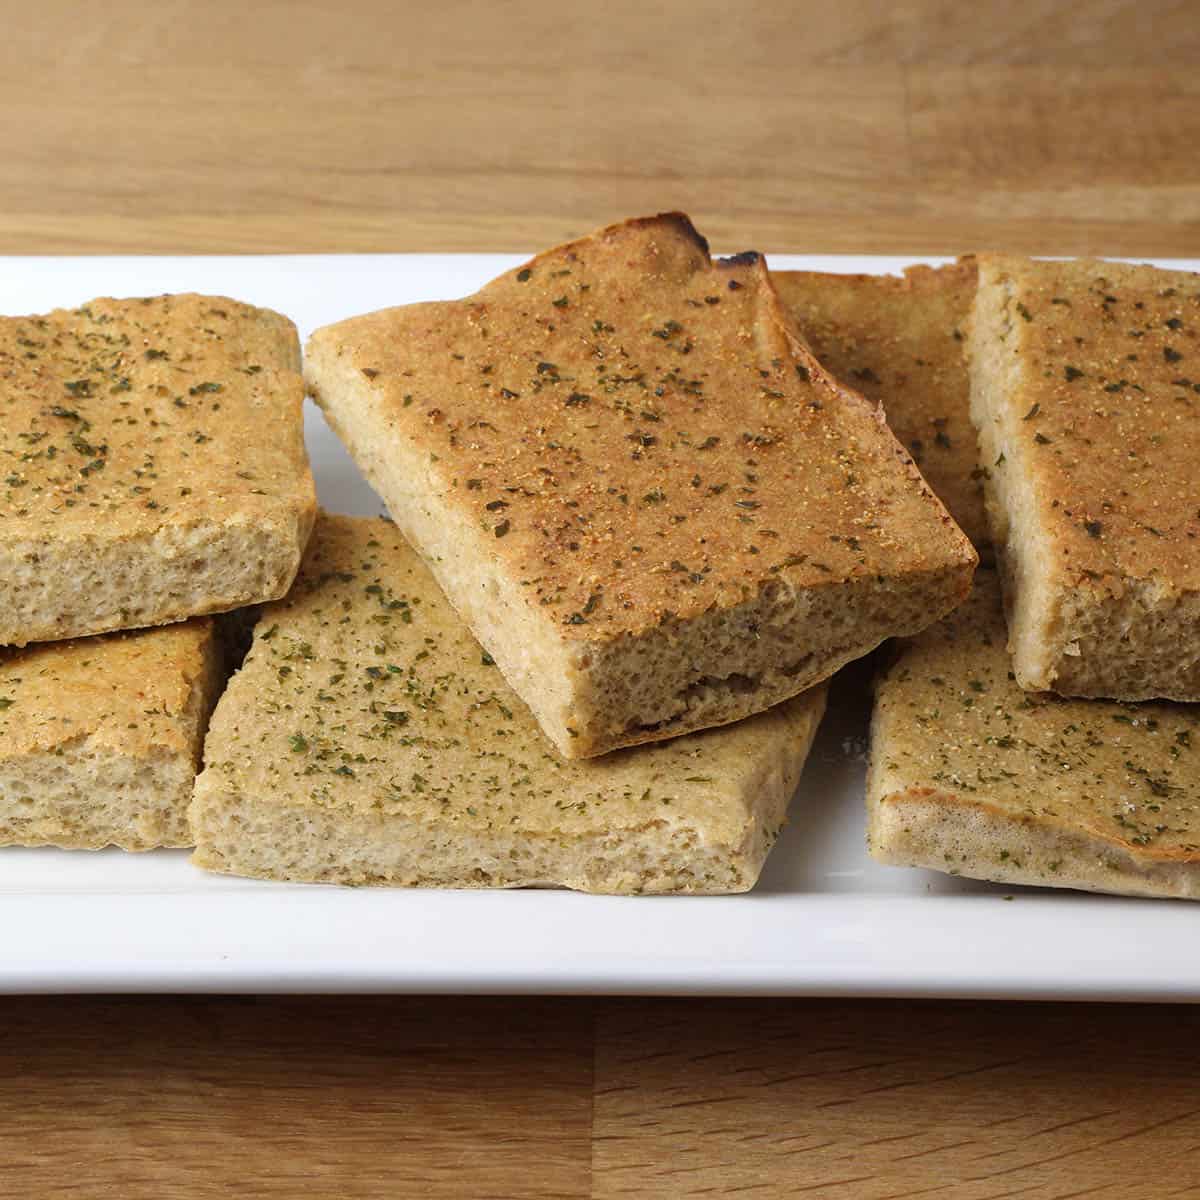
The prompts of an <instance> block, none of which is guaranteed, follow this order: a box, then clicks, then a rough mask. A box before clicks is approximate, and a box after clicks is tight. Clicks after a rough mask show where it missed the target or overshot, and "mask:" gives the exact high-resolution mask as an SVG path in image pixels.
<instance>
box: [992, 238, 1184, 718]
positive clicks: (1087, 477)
mask: <svg viewBox="0 0 1200 1200" xmlns="http://www.w3.org/2000/svg"><path fill="white" fill-rule="evenodd" d="M979 264H980V266H979V270H980V278H979V292H978V298H977V300H976V305H975V310H974V315H973V318H972V333H971V335H970V341H969V348H970V353H971V407H972V419H973V420H974V421H975V423H976V425H977V426H978V429H979V439H980V440H979V444H980V452H981V466H982V467H984V468H985V469H986V475H985V479H984V489H985V495H986V500H987V510H988V519H989V521H990V522H991V526H992V534H993V542H994V543H995V546H996V553H997V557H998V562H999V565H1000V567H1001V571H1002V577H1003V581H1004V588H1005V603H1006V608H1007V611H1008V629H1009V648H1010V650H1011V652H1012V656H1013V671H1014V672H1015V674H1016V677H1017V680H1018V682H1019V683H1020V684H1021V686H1022V687H1025V688H1030V689H1035V690H1036V689H1045V688H1052V689H1053V690H1054V691H1056V692H1060V693H1062V694H1064V695H1072V696H1100V697H1113V698H1116V699H1123V700H1146V699H1152V698H1154V697H1164V698H1167V699H1173V700H1200V474H1198V473H1197V463H1200V275H1193V274H1190V273H1186V272H1182V271H1164V270H1159V269H1157V268H1154V267H1145V266H1129V265H1126V264H1122V263H1108V262H1097V261H1094V260H1079V261H1075V262H1038V261H1031V260H1028V259H1020V258H1012V257H1006V256H1001V255H984V256H982V257H981V258H980V260H979Z"/></svg>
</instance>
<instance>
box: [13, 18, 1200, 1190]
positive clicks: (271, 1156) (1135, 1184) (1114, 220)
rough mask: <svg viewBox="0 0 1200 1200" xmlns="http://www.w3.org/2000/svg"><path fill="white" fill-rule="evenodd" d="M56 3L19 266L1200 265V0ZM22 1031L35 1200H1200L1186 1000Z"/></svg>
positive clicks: (550, 1010)
mask: <svg viewBox="0 0 1200 1200" xmlns="http://www.w3.org/2000/svg"><path fill="white" fill-rule="evenodd" d="M19 14H20V15H19V18H17V19H13V18H12V17H11V15H10V19H9V20H8V21H7V22H6V25H5V31H4V37H3V38H0V64H2V66H3V70H0V107H2V110H3V113H4V121H3V124H2V126H0V129H2V133H0V138H2V139H3V141H2V147H3V170H2V171H0V214H2V217H3V219H2V220H0V252H5V253H14V252H17V253H24V252H28V253H112V252H120V253H137V252H206V253H211V252H222V251H224V252H230V251H246V252H256V251H288V250H296V251H338V250H341V251H356V250H358V251H380V250H463V249H487V250H518V249H533V248H536V247H540V246H542V245H545V244H549V243H551V242H553V241H555V240H557V239H560V238H563V237H566V236H568V235H571V234H576V233H580V232H584V231H586V230H587V229H589V228H591V227H593V226H595V225H598V224H600V223H602V222H605V221H608V220H612V219H616V218H619V217H621V216H625V215H630V214H634V213H641V212H651V211H655V210H659V209H664V208H671V207H682V208H686V209H687V210H689V211H690V212H691V213H692V214H693V216H694V217H695V219H696V221H697V223H698V224H699V226H700V227H701V228H702V229H703V230H704V231H705V232H707V233H708V234H709V235H710V236H711V238H712V240H713V241H714V243H715V244H717V245H718V246H719V247H722V248H727V249H732V248H742V247H748V246H754V247H757V248H759V249H762V250H765V251H772V250H775V251H788V250H794V251H806V250H807V251H887V252H896V253H918V252H925V253H931V252H957V251H962V250H969V249H976V248H980V247H993V248H1004V249H1013V250H1021V251H1029V252H1046V253H1055V252H1057V253H1083V252H1093V253H1101V254H1105V253H1107V254H1132V255H1138V254H1145V255H1150V254H1155V255H1197V256H1200V71H1198V70H1197V66H1198V65H1200V15H1198V12H1197V7H1196V5H1195V3H1193V2H1190V0H1177V2H1175V3H1149V2H1142V3H1138V2H1136V0H1133V2H1126V0H1091V2H1082V0H1076V2H1069V0H1025V2H1024V3H1022V4H1014V3H988V4H960V3H948V2H942V0H906V2H904V3H894V4H877V3H872V2H869V0H839V2H838V3H836V4H828V3H807V4H791V5H788V4H783V3H777V2H776V3H772V2H770V0H745V2H743V3H741V4H737V3H728V2H724V3H717V2H715V0H692V2H691V3H680V2H677V0H659V3H646V2H645V0H609V2H608V3H605V4H590V5H582V4H571V3H570V2H569V0H558V2H557V3H555V2H550V0H541V2H538V3H527V4H518V3H511V2H507V0H493V3H491V4H484V3H468V2H464V0H441V2H440V3H437V4H420V3H399V4H396V3H391V4H389V3H386V2H385V0H356V2H346V0H343V2H341V3H338V4H334V3H326V4H321V3H318V2H314V0H305V2H293V3H282V2H280V0H271V2H260V3H255V2H254V0H239V2H236V3H235V2H233V0H212V2H210V3H207V4H200V3H187V2H186V0H159V2H158V3H154V4H149V3H133V2H132V0H110V2H109V3H107V4H102V5H90V6H84V5H79V4H68V3H65V2H63V0H42V2H41V3H39V4H37V5H32V6H21V7H20V9H19ZM1179 952H1180V954H1181V955H1184V954H1188V955H1190V954H1194V953H1196V946H1193V945H1188V946H1181V947H1180V948H1179ZM1063 954H1064V955H1065V956H1069V955H1070V945H1069V944H1064V946H1063ZM1119 954H1120V947H1119V946H1114V955H1115V956H1116V955H1119ZM0 1029H2V1030H3V1035H2V1036H0V1196H3V1197H14V1198H16V1197H21V1198H24V1197H43V1196H63V1197H119V1198H122V1200H124V1198H140V1197H154V1198H156V1200H159V1198H164V1197H165V1198H168V1200H171V1198H174V1197H193V1196H198V1197H199V1196H226V1195H234V1196H239V1197H258V1196H304V1197H312V1198H315V1197H384V1196H387V1197H408V1196H414V1197H426V1196H428V1197H476V1196H489V1197H504V1198H508V1197H526V1196H528V1197H533V1196H538V1197H542V1196H545V1197H564V1198H573V1197H597V1198H599V1197H617V1196H645V1197H663V1198H664V1200H666V1198H673V1197H686V1196H705V1197H713V1196H735V1195H742V1194H743V1193H745V1194H747V1195H750V1196H755V1197H773V1196H794V1195H800V1196H810V1195H811V1196H817V1197H831V1198H832V1200H885V1198H891V1200H898V1198H899V1197H909V1196H927V1197H962V1198H963V1200H999V1198H1000V1197H1008V1196H1021V1197H1024V1198H1026V1200H1051V1198H1057V1200H1067V1198H1068V1197H1072V1198H1074V1197H1085V1196H1086V1197H1103V1198H1105V1200H1140V1198H1147V1200H1149V1198H1153V1200H1159V1198H1165V1197H1170V1196H1196V1197H1200V1084H1198V1083H1197V1078H1198V1075H1200V1072H1198V1070H1197V1068H1198V1067H1200V1049H1198V1048H1200V1009H1193V1008H1173V1007H1162V1008H1147V1007H1134V1006H1124V1005H1123V1006H1094V1007H1083V1006H1078V1005H1049V1004H997V1003H948V1002H926V1003H899V1002H895V1003H889V1002H881V1001H874V1002H866V1001H855V1000H786V1001H784V1000H778V1001H765V1000H757V1001H699V1000H683V999H674V1000H672V999H645V1000H639V999H597V1000H586V999H580V1000H552V999H545V1000H542V999H505V998H474V999H430V998H395V999H390V998H389V999H381V998H373V999H361V1000H359V999H326V998H308V999H279V998H261V999H247V998H194V997H193V998H186V997H166V998H151V997H108V998H87V997H71V998H35V997H28V998H20V997H17V998H7V999H3V1000H0Z"/></svg>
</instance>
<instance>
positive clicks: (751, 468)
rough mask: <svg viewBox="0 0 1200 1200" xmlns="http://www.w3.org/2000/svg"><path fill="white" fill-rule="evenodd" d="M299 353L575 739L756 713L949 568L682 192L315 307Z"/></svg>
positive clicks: (417, 539)
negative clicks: (447, 290) (504, 255)
mask: <svg viewBox="0 0 1200 1200" xmlns="http://www.w3.org/2000/svg"><path fill="white" fill-rule="evenodd" d="M306 371H307V381H308V385H309V388H310V390H311V392H312V393H313V395H314V396H315V397H316V399H317V402H318V403H319V404H320V405H321V406H322V408H323V409H324V410H325V413H326V415H327V416H328V418H329V421H330V423H331V424H332V426H333V428H334V429H335V430H336V432H337V433H338V434H339V435H340V436H341V438H342V439H343V440H344V441H345V442H346V444H347V445H348V447H349V448H350V451H351V453H352V454H353V455H354V457H355V459H356V461H357V462H358V464H359V465H360V466H361V467H362V469H363V470H364V472H365V473H366V475H367V477H368V479H370V480H371V482H372V483H373V484H374V485H375V487H376V488H377V489H378V490H379V492H380V494H381V495H382V496H383V498H384V500H385V501H386V502H387V505H388V508H389V510H390V512H391V514H392V516H393V518H394V519H395V520H396V522H397V524H398V525H399V526H400V528H401V530H402V531H403V532H404V534H405V536H406V537H407V538H408V539H409V541H411V542H412V543H413V545H415V546H416V547H417V549H418V550H419V551H420V553H421V554H422V556H423V557H424V558H425V560H426V561H427V562H428V564H429V565H430V567H431V569H432V570H433V572H434V574H435V575H436V577H437V579H438V582H439V583H440V584H441V586H442V587H443V589H444V590H445V591H446V593H447V595H448V596H449V597H450V599H451V601H452V602H453V604H454V605H455V607H456V608H457V609H458V611H459V613H460V614H461V615H462V617H463V618H464V619H465V620H466V621H467V623H468V624H469V625H470V627H471V628H472V630H473V631H474V633H475V635H476V636H477V637H478V638H479V640H480V641H481V642H482V643H483V644H484V645H485V646H486V647H487V649H488V651H489V652H490V653H491V654H492V655H493V657H494V658H495V659H496V662H497V664H498V665H499V667H500V669H501V670H502V672H503V673H504V675H505V677H506V679H507V680H508V681H509V683H510V684H511V685H512V687H513V689H514V690H515V691H516V692H517V693H518V694H519V695H520V696H521V697H522V698H523V699H524V700H525V702H526V703H527V704H528V705H529V707H530V708H531V709H532V710H533V713H534V715H535V716H536V717H537V719H538V721H539V722H540V723H541V725H542V728H543V729H544V730H545V732H546V733H547V735H548V736H549V737H550V739H551V740H552V741H553V742H554V743H555V745H556V746H557V747H558V748H559V750H560V751H561V752H562V753H563V754H565V755H567V756H568V757H571V758H579V757H589V756H593V755H597V754H600V753H602V752H605V751H608V750H612V749H614V748H616V747H619V746H625V745H634V744H637V743H640V742H650V741H658V740H662V739H665V738H670V737H674V736H676V735H678V734H682V733H688V732H691V731H693V730H696V729H702V728H707V727H710V726H715V725H721V724H726V723H728V722H731V721H735V720H739V719H741V718H742V717H745V716H748V715H749V714H751V713H755V712H760V711H762V710H763V709H766V708H768V707H770V706H771V705H773V704H776V703H779V702H780V701H781V700H784V699H787V698H788V697H789V696H793V695H797V694H799V693H800V692H802V691H804V690H806V689H807V688H809V687H811V686H812V685H813V684H815V683H817V682H819V681H820V680H822V679H824V678H826V677H827V676H829V675H831V674H832V673H833V672H834V671H835V670H836V669H837V668H838V667H840V666H841V665H842V664H843V663H845V662H847V661H849V660H851V659H853V658H856V657H859V656H861V655H863V654H866V653H867V652H868V651H869V650H871V649H873V648H874V647H875V646H876V645H878V644H879V642H881V641H882V640H883V639H885V638H887V637H890V636H892V635H894V634H899V633H912V632H914V631H916V630H917V629H919V628H922V627H924V625H926V624H928V623H929V622H930V621H931V620H934V619H936V618H937V617H938V616H940V615H941V614H942V613H944V612H946V611H947V610H949V609H950V608H952V607H953V606H954V605H955V604H957V603H958V602H959V600H960V599H961V598H962V596H963V595H964V594H965V593H966V590H967V587H968V586H969V580H970V575H971V572H972V570H973V569H974V565H975V562H976V557H975V554H974V551H973V550H972V549H971V546H970V544H969V543H968V542H967V540H966V538H965V537H964V536H963V535H962V533H961V531H960V530H959V529H958V528H957V526H955V525H954V523H953V521H952V520H951V519H950V517H949V515H948V514H947V513H946V511H945V509H944V508H943V507H942V505H941V504H940V502H939V501H938V500H937V498H936V497H935V496H934V495H933V494H932V492H931V491H930V490H929V488H928V486H927V485H926V484H925V482H924V480H923V479H922V478H921V476H920V473H919V472H918V471H917V469H916V468H915V467H914V465H913V463H912V460H911V459H910V458H909V456H908V454H907V453H906V452H905V451H904V449H903V448H902V447H901V446H900V445H899V444H898V443H897V442H896V440H895V438H894V437H893V436H892V434H891V432H890V431H889V430H888V429H887V427H886V425H885V424H884V422H883V418H882V415H881V414H880V412H879V410H878V409H877V407H876V406H874V405H872V404H870V403H868V402H867V401H865V400H864V399H863V398H862V397H861V396H860V395H858V394H857V393H855V392H852V391H850V390H849V389H847V388H844V387H842V386H841V385H840V384H838V383H836V382H835V381H834V380H833V379H832V377H830V376H829V375H828V374H827V373H826V372H825V371H824V370H823V368H821V367H820V366H819V365H818V364H817V362H816V360H815V359H814V358H813V357H812V355H811V354H810V353H809V351H808V350H807V349H806V348H805V347H804V346H803V344H802V343H801V341H800V339H799V337H798V336H797V334H796V332H795V328H794V326H793V325H792V323H791V319H790V318H789V317H788V315H787V313H786V312H785V311H784V309H783V307H782V306H781V304H780V302H779V299H778V297H777V296H776V294H775V289H774V286H773V285H772V283H771V280H770V277H769V276H768V274H767V270H766V266H765V264H764V262H763V260H762V259H761V258H760V257H759V256H758V255H756V254H745V255H739V256H738V257H736V258H731V259H725V260H721V261H717V262H713V261H712V260H711V259H710V258H709V254H708V247H707V245H706V244H705V242H704V240H703V238H701V237H700V235H699V234H697V233H696V231H695V230H694V229H693V228H692V226H691V224H690V223H689V222H688V220H687V218H686V217H683V216H681V215H679V214H670V215H665V216H659V217H654V218H648V219H644V220H635V221H628V222H625V223H624V224H621V225H615V226H612V227H611V228H608V229H604V230H601V231H600V232H599V233H596V234H594V235H592V236H590V237H587V238H584V239H583V240H581V241H578V242H573V243H571V244H569V245H566V246H561V247H559V248H558V249H556V250H551V251H549V252H548V253H545V254H542V255H539V256H538V257H537V258H535V259H532V260H531V261H530V262H528V263H527V264H526V265H525V266H523V267H520V268H519V269H516V270H513V271H510V272H508V273H507V274H505V275H503V276H501V277H500V278H499V279H497V280H495V281H493V282H492V283H490V284H488V285H487V286H486V287H485V288H484V289H483V290H482V291H480V292H478V293H477V294H476V295H474V296H471V297H469V298H468V299H466V300H461V301H456V302H453V303H438V304H418V305H411V306H408V307H404V308H396V309H389V310H385V311H382V312H377V313H371V314H368V315H366V316H361V317H357V318H354V319H352V320H348V321H344V322H341V323H340V324H337V325H332V326H328V327H326V328H325V329H321V330H318V331H317V332H316V333H315V334H314V335H313V337H312V340H311V342H310V343H309V346H308V349H307V360H306Z"/></svg>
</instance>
